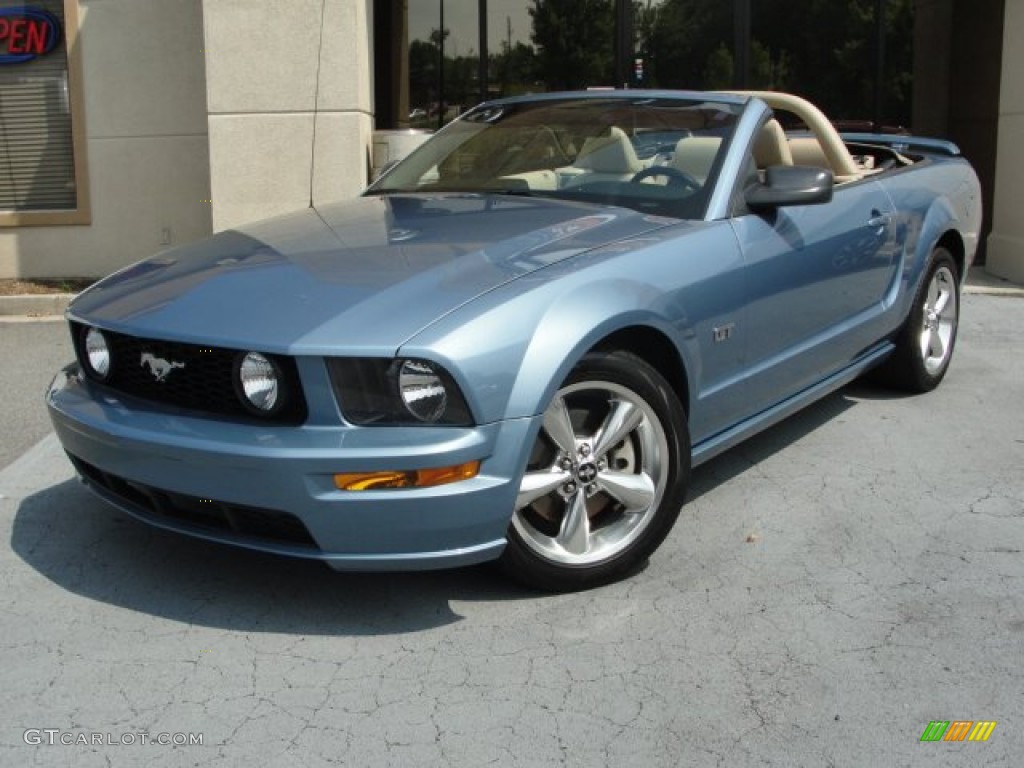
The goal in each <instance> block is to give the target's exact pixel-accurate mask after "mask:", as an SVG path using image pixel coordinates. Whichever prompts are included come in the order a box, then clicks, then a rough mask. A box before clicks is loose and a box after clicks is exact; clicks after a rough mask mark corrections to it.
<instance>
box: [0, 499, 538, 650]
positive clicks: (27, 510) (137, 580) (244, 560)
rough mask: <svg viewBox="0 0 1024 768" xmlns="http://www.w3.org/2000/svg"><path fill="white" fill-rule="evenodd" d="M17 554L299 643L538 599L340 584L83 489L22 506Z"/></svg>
mask: <svg viewBox="0 0 1024 768" xmlns="http://www.w3.org/2000/svg"><path fill="white" fill-rule="evenodd" d="M11 548H12V549H13V550H14V552H15V553H16V554H17V555H18V556H19V557H20V558H21V559H22V560H23V561H24V562H25V563H27V564H28V565H29V566H31V567H32V568H34V569H35V570H36V571H37V572H39V573H40V574H42V575H43V576H44V577H45V578H47V579H49V580H50V581H51V582H53V583H54V584H56V585H57V586H59V587H62V588H63V589H66V590H68V591H69V592H72V593H74V594H78V595H81V596H83V597H86V598H89V599H91V600H97V601H100V602H103V603H108V604H111V605H115V606H119V607H122V608H127V609H128V610H132V611H139V612H142V613H145V614H151V615H154V616H160V617H164V618H167V619H172V620H175V621H181V622H185V623H187V624H196V625H200V626H210V627H218V628H224V629H233V630H242V631H245V632H274V633H282V634H297V635H327V636H331V635H353V636H358V635H386V634H394V633H407V632H413V631H421V630H426V629H431V628H434V627H439V626H444V625H446V624H451V623H454V622H458V621H460V620H461V619H462V617H461V616H460V615H459V614H458V613H457V612H456V610H455V609H453V607H452V604H453V602H456V603H457V602H459V601H470V602H472V601H489V602H494V601H504V600H516V599H524V598H536V597H537V596H538V595H537V593H535V592H531V591H528V590H526V589H523V588H520V587H518V586H517V585H516V584H515V583H514V582H512V581H510V580H508V579H506V578H504V577H502V575H501V574H500V573H499V572H497V569H496V568H494V567H492V566H489V565H485V566H475V567H469V568H463V569H460V570H451V571H429V572H421V573H339V572H336V571H333V570H331V569H330V568H328V567H327V566H325V565H323V564H322V563H320V562H315V561H308V560H298V559H293V558H287V557H277V556H274V555H268V554H263V553H259V552H252V551H248V550H243V549H236V548H234V547H228V546H224V545H219V544H214V543H211V542H206V541H202V540H200V539H194V538H192V537H189V536H184V535H180V534H176V533H171V532H168V531H163V530H160V529H156V528H152V527H150V526H148V525H146V524H144V523H142V522H139V521H137V520H134V519H132V518H131V517H129V516H128V515H126V514H124V513H122V512H120V511H118V510H116V509H114V508H112V507H110V506H109V505H107V504H106V503H104V502H102V501H101V500H99V499H98V498H96V497H94V496H93V495H92V494H91V493H90V492H89V491H88V490H86V489H85V488H84V487H83V486H82V485H81V484H80V483H78V482H77V481H76V480H68V481H65V482H63V483H61V484H59V485H55V486H51V487H49V488H46V489H45V490H42V491H40V492H38V493H36V494H34V495H32V496H29V497H26V498H25V499H24V500H22V502H21V503H20V505H19V507H18V509H17V512H16V514H15V518H14V522H13V530H12V533H11Z"/></svg>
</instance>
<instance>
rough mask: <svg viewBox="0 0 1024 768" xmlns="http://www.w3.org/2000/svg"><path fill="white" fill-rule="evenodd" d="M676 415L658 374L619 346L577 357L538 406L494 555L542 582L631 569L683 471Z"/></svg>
mask: <svg viewBox="0 0 1024 768" xmlns="http://www.w3.org/2000/svg"><path fill="white" fill-rule="evenodd" d="M689 451H690V446H689V439H688V436H687V430H686V418H685V414H684V412H683V409H682V407H681V406H680V405H679V401H678V399H677V398H676V396H675V394H674V393H673V392H672V390H671V388H670V387H669V385H668V383H667V382H666V381H665V379H664V378H663V377H662V376H661V375H660V374H659V373H658V372H657V371H656V370H655V369H654V368H652V367H651V366H650V365H648V364H647V363H646V362H644V361H643V360H641V359H640V358H638V357H636V356H634V355H632V354H629V353H625V352H612V353H595V354H591V355H588V356H587V357H585V358H584V359H583V360H582V361H581V362H580V363H579V364H578V365H577V366H576V368H575V369H574V370H573V372H572V374H571V375H570V376H569V378H568V380H567V381H566V382H565V383H564V384H563V385H562V386H561V387H560V388H559V390H558V391H557V392H556V393H555V396H554V398H553V399H552V400H551V403H550V404H549V405H548V407H547V409H546V410H545V412H544V417H543V424H542V427H541V430H540V434H539V435H538V437H537V440H536V442H535V443H534V446H533V449H532V451H531V454H530V458H529V463H528V465H527V468H526V472H525V474H524V475H523V479H522V482H521V484H520V488H519V494H518V497H517V499H516V508H515V513H514V515H513V517H512V525H511V527H510V530H509V544H508V547H507V548H506V551H505V555H504V565H505V567H506V569H507V570H509V571H510V572H511V573H512V574H513V575H514V576H516V577H517V578H519V579H521V580H523V581H525V582H527V583H529V584H532V585H534V586H539V587H541V588H544V589H553V590H571V589H584V588H587V587H590V586H595V585H597V584H601V583H605V582H607V581H610V580H612V579H614V578H617V577H619V576H621V575H624V574H625V573H627V572H628V571H630V570H631V569H634V568H635V567H637V566H638V565H640V564H641V563H642V562H644V561H645V560H646V558H647V557H648V556H649V555H650V554H651V552H653V551H654V549H655V548H657V546H658V545H659V544H660V543H661V542H662V540H663V539H664V538H665V536H666V535H667V534H668V532H669V530H670V529H671V527H672V524H673V523H674V522H675V519H676V517H677V516H678V514H679V509H680V507H681V506H682V503H683V497H684V495H685V490H686V482H687V478H688V475H689V464H690V456H689Z"/></svg>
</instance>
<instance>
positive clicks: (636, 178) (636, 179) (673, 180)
mask: <svg viewBox="0 0 1024 768" xmlns="http://www.w3.org/2000/svg"><path fill="white" fill-rule="evenodd" d="M654 176H664V177H665V178H666V179H668V186H670V187H684V188H685V189H692V190H693V191H694V192H696V191H697V190H699V189H700V187H701V184H700V182H699V181H697V180H696V179H695V178H693V176H691V175H690V174H688V173H687V172H686V171H680V170H679V169H678V168H673V167H672V166H671V165H652V166H650V167H649V168H644V169H643V170H641V171H638V172H637V173H636V174H634V175H633V178H631V179H630V182H631V183H633V184H639V183H640V182H641V181H643V180H644V179H649V178H652V177H654Z"/></svg>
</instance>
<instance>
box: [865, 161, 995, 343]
mask: <svg viewBox="0 0 1024 768" xmlns="http://www.w3.org/2000/svg"><path fill="white" fill-rule="evenodd" d="M876 178H877V179H878V181H879V182H880V183H881V184H882V187H883V188H884V189H885V191H886V193H887V194H888V195H889V197H890V199H891V200H892V203H893V207H894V208H895V210H896V225H897V227H898V228H899V230H900V235H899V236H900V237H901V238H902V241H903V247H902V253H901V258H902V265H901V269H900V275H901V279H900V281H899V284H898V290H897V291H895V292H894V294H893V295H892V296H890V297H889V298H888V300H887V301H888V302H891V304H892V310H893V311H892V313H891V316H892V317H891V319H892V326H893V328H894V329H895V328H897V327H899V325H900V324H901V323H902V321H903V318H905V317H906V315H907V312H909V309H910V302H911V301H912V300H913V297H914V293H915V291H916V288H917V285H918V283H919V282H920V280H921V277H922V274H923V272H924V269H925V267H926V266H927V264H928V258H929V256H930V254H931V252H932V251H933V250H934V249H935V247H936V246H937V245H938V244H939V243H940V241H941V242H944V243H945V244H948V245H950V246H952V250H954V251H955V252H954V254H953V255H954V258H956V259H957V262H958V263H959V264H960V265H961V274H960V279H961V281H963V280H964V279H965V277H966V272H967V269H968V268H969V267H970V265H971V263H973V261H974V256H975V253H976V251H977V249H978V239H979V232H980V229H981V215H982V207H981V202H982V201H981V188H980V185H979V183H978V177H977V175H976V174H975V173H974V170H973V169H972V168H971V166H970V164H969V163H968V162H967V161H966V160H965V159H964V158H962V157H944V156H939V155H934V156H925V157H924V158H923V159H922V160H921V161H920V162H918V163H916V164H914V165H912V166H909V167H906V168H902V169H900V170H897V171H893V172H890V173H884V174H880V175H879V176H877V177H876Z"/></svg>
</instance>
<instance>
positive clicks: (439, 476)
mask: <svg viewBox="0 0 1024 768" xmlns="http://www.w3.org/2000/svg"><path fill="white" fill-rule="evenodd" d="M479 472H480V462H479V461H467V462H466V463H465V464H457V465H455V466H454V467H437V468H434V469H411V470H382V471H378V472H344V473H341V474H337V475H335V476H334V484H335V485H336V486H337V487H338V489H339V490H342V491H380V490H387V489H390V488H431V487H433V486H435V485H446V484H447V483H457V482H459V481H460V480H469V479H470V478H471V477H476V476H477V474H479Z"/></svg>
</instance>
